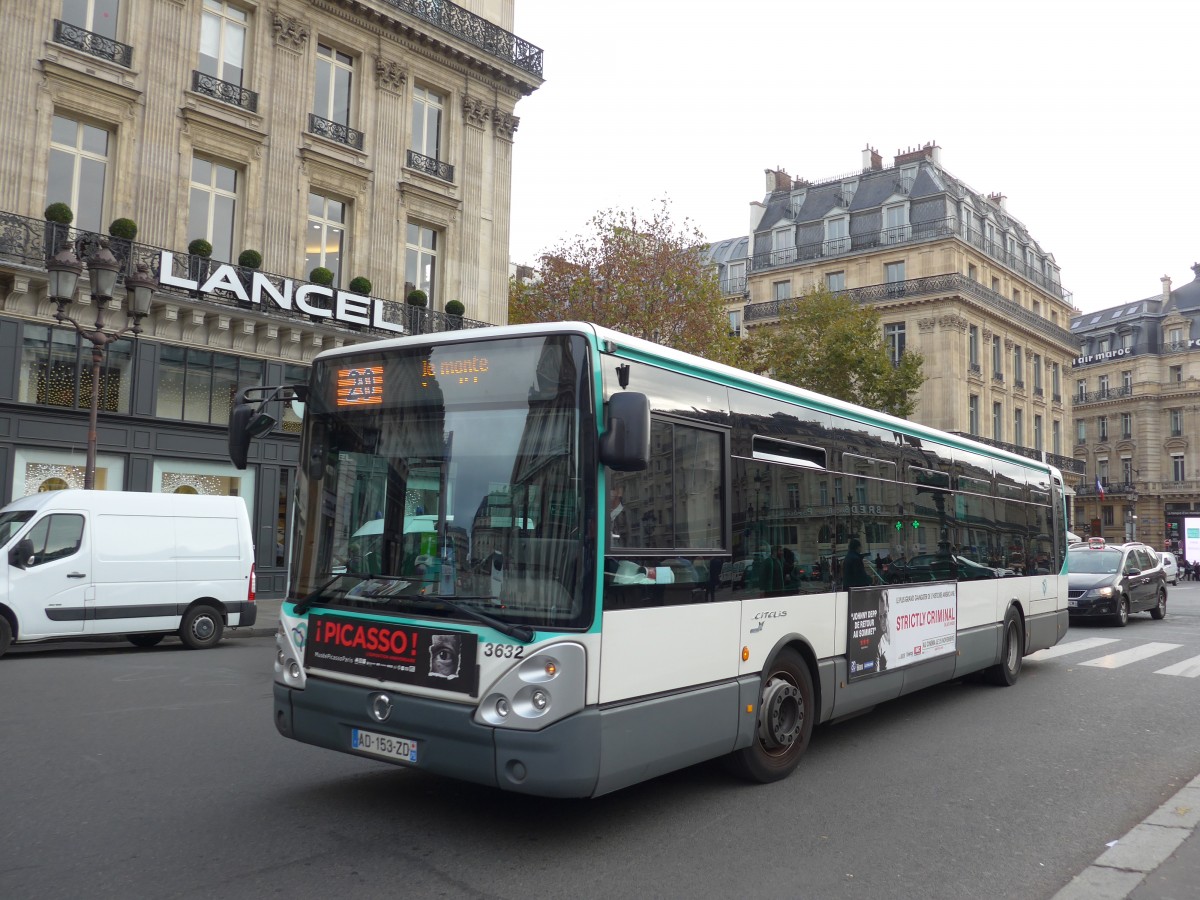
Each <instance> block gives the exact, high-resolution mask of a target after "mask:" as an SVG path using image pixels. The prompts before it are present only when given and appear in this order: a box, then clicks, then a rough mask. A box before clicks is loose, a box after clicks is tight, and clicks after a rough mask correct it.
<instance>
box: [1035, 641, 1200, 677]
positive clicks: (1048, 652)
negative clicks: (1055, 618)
mask: <svg viewBox="0 0 1200 900" xmlns="http://www.w3.org/2000/svg"><path fill="white" fill-rule="evenodd" d="M1122 643H1127V642H1124V641H1122V640H1121V639H1120V638H1100V637H1092V638H1082V639H1080V640H1077V641H1071V640H1068V641H1066V642H1064V643H1062V644H1056V645H1055V646H1053V647H1049V648H1047V649H1045V650H1039V651H1038V652H1037V653H1031V654H1030V655H1029V656H1027V657H1025V661H1026V662H1044V661H1046V660H1051V659H1058V658H1060V657H1066V656H1076V655H1078V654H1084V653H1088V652H1089V651H1099V654H1100V655H1098V656H1094V657H1090V658H1088V659H1085V660H1082V661H1074V660H1073V661H1074V662H1075V664H1076V665H1080V666H1090V667H1092V668H1097V669H1120V668H1122V667H1123V666H1128V665H1132V664H1133V663H1138V662H1142V661H1144V660H1149V659H1154V658H1155V657H1160V656H1163V655H1164V654H1169V653H1172V652H1174V651H1177V650H1179V649H1180V648H1182V647H1183V646H1184V645H1183V644H1169V643H1166V642H1164V641H1147V642H1145V643H1140V644H1137V645H1136V646H1133V647H1123V648H1122V647H1110V645H1111V644H1122ZM1102 648H1106V649H1102ZM1108 651H1111V652H1108ZM1160 661H1163V662H1165V661H1166V659H1163V660H1160ZM1154 674H1155V675H1173V676H1175V677H1177V678H1200V656H1193V657H1190V658H1188V659H1183V660H1178V661H1175V662H1172V663H1171V664H1170V665H1168V666H1166V667H1164V668H1161V669H1156V670H1155V671H1154Z"/></svg>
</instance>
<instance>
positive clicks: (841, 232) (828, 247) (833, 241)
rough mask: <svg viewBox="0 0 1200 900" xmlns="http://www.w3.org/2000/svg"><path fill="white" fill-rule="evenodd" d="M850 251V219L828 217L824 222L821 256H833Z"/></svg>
mask: <svg viewBox="0 0 1200 900" xmlns="http://www.w3.org/2000/svg"><path fill="white" fill-rule="evenodd" d="M849 249H850V217H849V216H830V217H829V218H827V219H826V220H825V243H824V245H823V247H822V249H821V253H822V255H823V256H835V255H837V254H839V253H845V252H847V251H848V250H849Z"/></svg>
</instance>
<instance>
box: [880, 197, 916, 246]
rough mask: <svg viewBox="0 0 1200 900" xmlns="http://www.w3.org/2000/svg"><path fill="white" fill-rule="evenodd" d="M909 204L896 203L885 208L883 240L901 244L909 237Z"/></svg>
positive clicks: (886, 242)
mask: <svg viewBox="0 0 1200 900" xmlns="http://www.w3.org/2000/svg"><path fill="white" fill-rule="evenodd" d="M909 236H910V235H909V227H908V204H907V203H894V204H892V205H891V206H885V207H884V208H883V242H884V243H885V244H900V243H903V242H904V241H907V240H908V239H909Z"/></svg>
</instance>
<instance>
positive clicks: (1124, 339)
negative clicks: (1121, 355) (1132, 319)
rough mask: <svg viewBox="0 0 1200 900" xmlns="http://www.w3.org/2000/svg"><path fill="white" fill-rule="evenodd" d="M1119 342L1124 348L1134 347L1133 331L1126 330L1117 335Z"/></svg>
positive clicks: (1130, 348)
mask: <svg viewBox="0 0 1200 900" xmlns="http://www.w3.org/2000/svg"><path fill="white" fill-rule="evenodd" d="M1117 343H1118V345H1120V348H1121V349H1122V350H1132V349H1133V332H1130V331H1126V332H1123V333H1122V334H1120V335H1118V336H1117Z"/></svg>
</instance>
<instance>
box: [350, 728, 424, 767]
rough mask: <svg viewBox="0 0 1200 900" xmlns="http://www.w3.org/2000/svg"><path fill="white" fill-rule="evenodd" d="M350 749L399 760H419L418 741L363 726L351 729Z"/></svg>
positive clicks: (412, 761) (413, 761) (410, 761)
mask: <svg viewBox="0 0 1200 900" xmlns="http://www.w3.org/2000/svg"><path fill="white" fill-rule="evenodd" d="M350 749H352V750H357V751H358V752H359V753H369V754H371V755H372V756H382V757H383V758H384V759H394V760H398V761H399V762H406V763H415V762H416V761H417V742H416V741H414V740H410V739H409V738H398V737H392V736H391V735H390V734H376V733H375V732H374V731H363V730H362V729H361V728H351V729H350Z"/></svg>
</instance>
